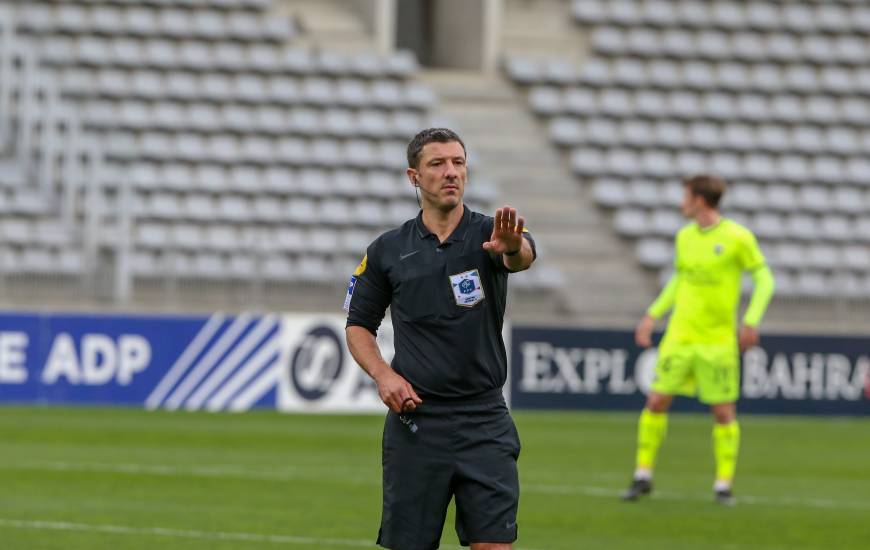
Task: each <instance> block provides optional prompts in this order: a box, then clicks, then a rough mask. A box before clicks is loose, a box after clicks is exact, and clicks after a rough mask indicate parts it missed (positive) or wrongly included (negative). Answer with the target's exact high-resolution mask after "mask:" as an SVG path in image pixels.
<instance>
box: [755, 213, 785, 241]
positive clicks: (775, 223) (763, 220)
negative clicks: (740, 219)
mask: <svg viewBox="0 0 870 550" xmlns="http://www.w3.org/2000/svg"><path fill="white" fill-rule="evenodd" d="M750 226H751V228H752V229H753V230H754V231H755V232H756V233H757V234H758V236H759V237H762V238H766V239H774V240H775V239H781V238H783V237H785V236H787V231H786V228H785V224H784V223H783V220H782V217H781V216H780V215H779V214H775V213H772V212H759V213H757V214H756V215H755V216H754V217H753V218H752V223H751V224H750ZM788 236H791V235H790V234H789V235H788Z"/></svg>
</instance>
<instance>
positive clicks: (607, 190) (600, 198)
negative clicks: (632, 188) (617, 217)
mask: <svg viewBox="0 0 870 550" xmlns="http://www.w3.org/2000/svg"><path fill="white" fill-rule="evenodd" d="M592 196H593V197H595V202H597V203H598V204H600V205H602V206H606V207H608V208H618V207H620V206H625V205H627V204H628V203H629V202H630V200H631V198H632V197H631V196H630V195H629V193H628V192H627V191H626V189H625V187H624V186H623V184H622V180H620V179H617V178H598V179H596V180H595V183H594V184H593V186H592Z"/></svg>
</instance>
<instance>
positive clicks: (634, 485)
mask: <svg viewBox="0 0 870 550" xmlns="http://www.w3.org/2000/svg"><path fill="white" fill-rule="evenodd" d="M651 492H652V480H650V479H635V480H632V482H631V485H629V487H628V489H626V490H625V492H624V493H622V496H621V497H620V498H621V499H622V500H627V501H635V500H637V499H638V497H640V496H641V495H648V494H650V493H651Z"/></svg>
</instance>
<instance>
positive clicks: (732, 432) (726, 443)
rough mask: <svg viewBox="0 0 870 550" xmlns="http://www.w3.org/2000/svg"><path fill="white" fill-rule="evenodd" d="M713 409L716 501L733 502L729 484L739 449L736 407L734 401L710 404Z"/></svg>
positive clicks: (714, 489) (732, 478) (730, 483)
mask: <svg viewBox="0 0 870 550" xmlns="http://www.w3.org/2000/svg"><path fill="white" fill-rule="evenodd" d="M711 409H712V411H713V418H714V424H713V456H714V457H715V459H716V480H715V482H714V483H713V491H714V492H715V496H716V501H717V502H719V503H721V504H726V505H731V504H734V493H733V491H732V489H731V485H732V483H733V482H734V472H735V471H736V469H737V454H738V452H739V451H740V424H738V423H737V407H736V406H735V404H734V403H719V404H716V405H712V406H711Z"/></svg>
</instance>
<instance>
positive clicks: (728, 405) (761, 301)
mask: <svg viewBox="0 0 870 550" xmlns="http://www.w3.org/2000/svg"><path fill="white" fill-rule="evenodd" d="M683 183H684V194H683V202H682V205H681V209H682V213H683V215H684V216H685V217H686V218H688V219H690V220H692V223H689V224H688V225H686V226H685V227H683V228H682V229H681V230H680V231H679V232H678V233H677V237H676V243H675V247H674V248H675V260H674V266H675V273H674V275H673V277H672V278H671V279H670V281H668V283H667V285H665V287H664V289H663V290H662V292H661V294H659V296H658V298H656V300H655V301H654V302H653V304H652V305H651V306H650V308H649V309H648V310H647V312H646V314H645V315H644V316H643V318H642V319H641V320H640V323H639V324H638V326H637V329H636V331H635V341H636V342H637V344H638V345H639V346H641V347H649V346H650V345H651V344H652V338H651V337H652V331H653V328H654V325H655V322H656V320H657V319H660V318H661V317H663V316H664V315H665V314H666V313H667V312H668V311H670V310H671V309H672V308H673V312H672V314H671V318H670V321H669V322H668V327H667V330H666V331H665V335H664V337H663V338H662V341H661V344H660V345H659V355H658V361H657V363H656V370H655V379H654V381H653V383H652V388H651V392H650V394H649V397H648V398H647V402H646V407H645V408H644V410H643V412H642V413H641V415H640V421H639V423H638V430H637V462H636V469H635V472H634V478H633V480H632V483H631V486H630V487H629V488H628V490H627V491H625V493H623V495H622V498H623V499H624V500H630V501H631V500H636V499H637V498H638V497H640V496H641V495H645V494H649V493H650V492H651V491H652V487H653V484H652V476H653V467H654V466H655V462H656V454H657V453H658V450H659V446H660V445H661V443H662V441H663V440H664V438H665V433H666V432H667V427H668V409H669V408H670V406H671V403H672V402H673V399H674V396H675V395H687V396H696V395H697V396H698V399H699V400H700V401H701V402H702V403H704V404H706V405H709V406H710V409H711V410H712V412H713V417H714V421H715V424H714V426H713V454H714V457H715V462H716V478H715V482H714V485H713V490H714V493H715V500H716V502H719V503H720V504H725V505H732V504H734V496H733V492H732V487H731V486H732V482H733V480H734V471H735V468H736V466H737V452H738V449H739V447H740V426H739V424H738V423H737V410H736V406H735V402H736V401H737V398H738V396H739V392H740V357H739V351H738V350H740V351H742V350H745V349H747V348H749V347H752V346H754V345H756V344H757V343H758V329H757V327H758V324H759V323H760V322H761V318H762V316H763V315H764V312H765V310H766V309H767V305H768V303H769V302H770V299H771V297H772V296H773V289H774V280H773V275H772V274H771V272H770V269H769V268H768V267H767V265H766V264H765V260H764V256H763V255H762V253H761V250H760V249H759V248H758V243H757V242H756V240H755V237H754V236H753V234H752V233H751V232H750V231H749V230H748V229H746V228H745V227H743V226H741V225H740V224H738V223H736V222H734V221H732V220H729V219H727V218H723V217H722V216H721V214H720V213H719V210H718V206H719V201H720V199H721V198H722V195H723V193H724V192H725V182H724V181H723V180H722V179H720V178H718V177H716V176H712V175H707V174H702V175H697V176H694V177H691V178H688V179H686V180H685V181H684V182H683ZM744 272H749V273H750V274H751V275H752V280H753V282H754V290H753V293H752V298H751V299H750V302H749V306H748V308H747V310H746V313H745V314H744V315H743V321H742V323H741V324H740V327H739V330H738V327H737V309H738V306H739V303H740V287H741V278H742V275H743V273H744Z"/></svg>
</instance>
